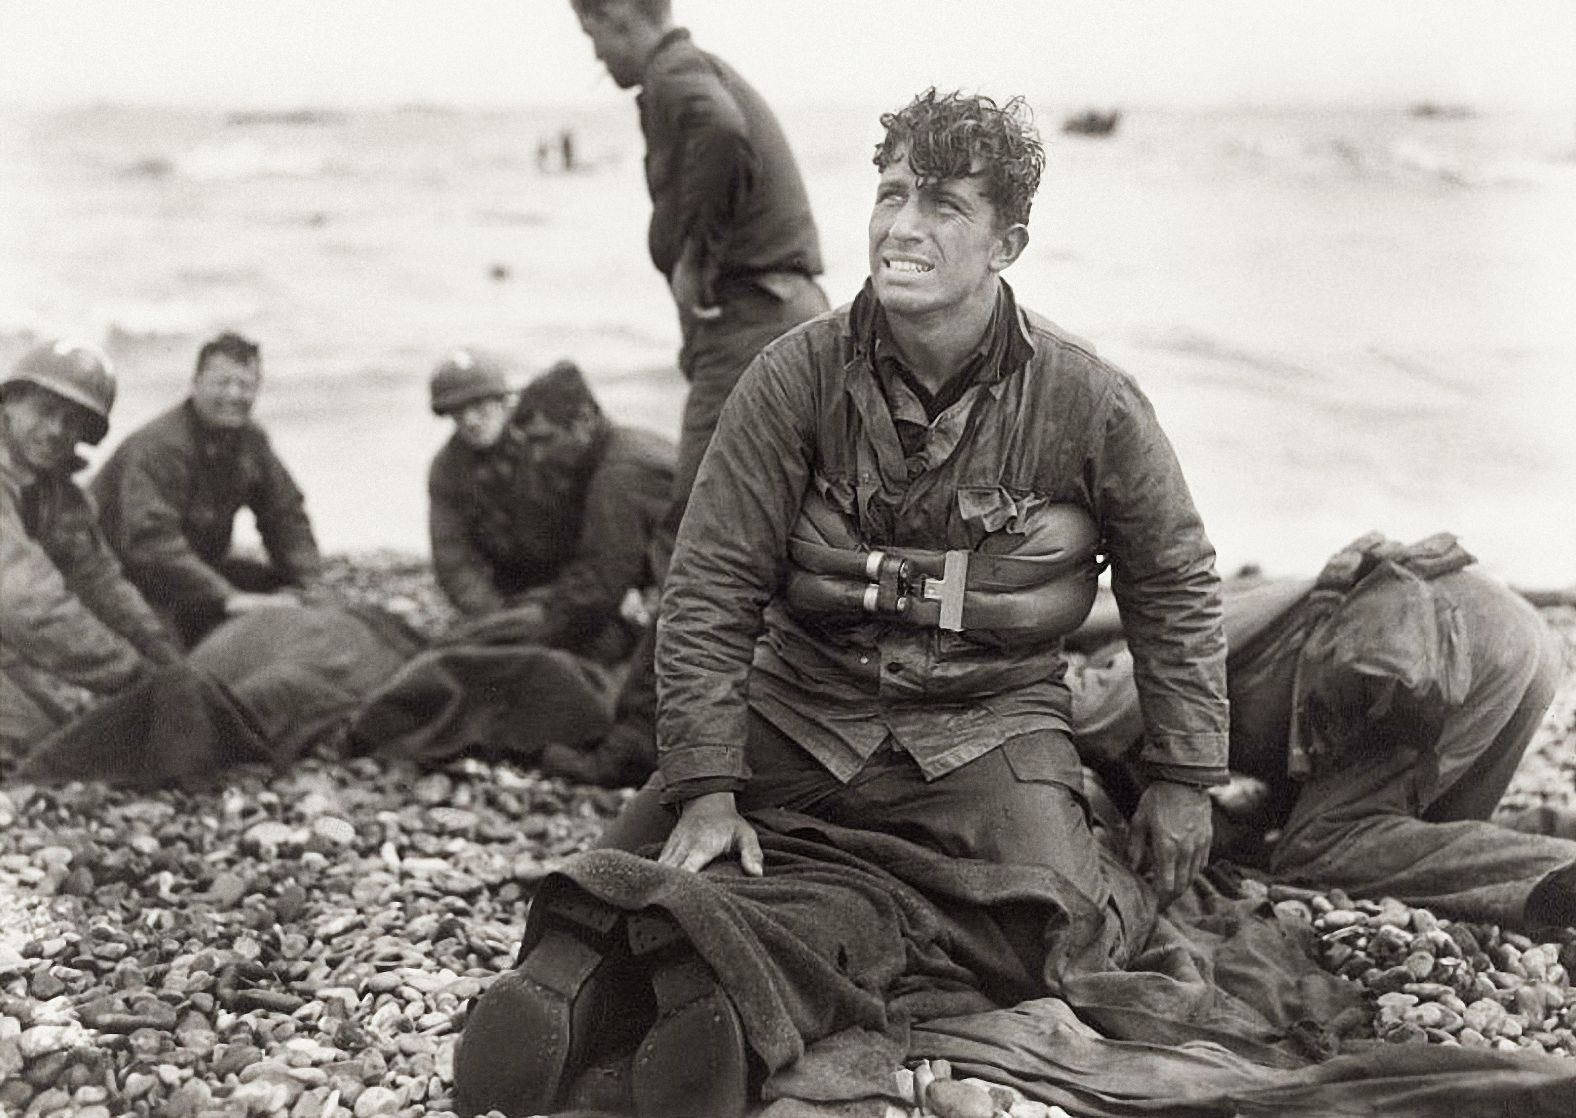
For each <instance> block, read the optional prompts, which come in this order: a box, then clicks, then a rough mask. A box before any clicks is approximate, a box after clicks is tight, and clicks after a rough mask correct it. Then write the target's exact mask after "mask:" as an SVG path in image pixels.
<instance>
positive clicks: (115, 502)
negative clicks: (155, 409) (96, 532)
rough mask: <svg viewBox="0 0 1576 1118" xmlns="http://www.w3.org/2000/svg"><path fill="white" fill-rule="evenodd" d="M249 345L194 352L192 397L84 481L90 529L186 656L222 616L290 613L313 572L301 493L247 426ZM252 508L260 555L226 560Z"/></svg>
mask: <svg viewBox="0 0 1576 1118" xmlns="http://www.w3.org/2000/svg"><path fill="white" fill-rule="evenodd" d="M261 384H262V360H261V356H260V354H259V351H258V347H257V346H256V345H255V344H254V343H252V342H250V341H248V340H247V339H245V338H243V337H241V336H240V335H239V334H231V333H225V334H220V335H219V336H218V337H216V338H214V339H213V340H212V341H210V342H208V343H207V344H206V345H204V346H203V347H202V349H201V350H200V351H199V352H198V354H197V370H196V373H195V375H194V376H193V378H192V387H191V394H190V396H189V397H188V398H187V399H186V400H185V401H183V402H182V403H181V404H179V405H178V406H176V407H175V408H172V409H171V410H170V411H168V412H165V413H164V414H163V415H161V416H159V417H158V418H156V419H154V420H152V421H151V422H149V423H147V424H145V425H144V426H143V427H141V428H139V429H138V430H136V431H133V432H132V433H131V434H130V435H128V436H127V437H126V440H125V441H124V442H123V443H121V444H120V446H119V447H117V448H116V450H115V452H114V453H113V454H112V455H110V458H109V461H108V462H106V463H105V464H104V468H103V469H102V470H100V471H99V473H98V476H96V477H95V478H94V479H93V482H92V486H93V496H94V499H95V501H96V502H97V503H98V507H99V522H100V523H101V524H102V525H103V527H104V532H105V534H106V536H107V537H108V538H109V542H110V546H111V547H113V548H114V549H115V551H116V553H117V554H118V555H119V556H120V560H121V562H122V563H123V564H125V567H126V572H127V574H128V575H129V576H130V578H131V580H132V581H133V582H134V583H135V584H136V585H137V588H138V589H139V590H141V591H142V594H143V596H144V597H145V598H147V600H148V601H149V603H150V604H152V605H153V606H154V608H155V609H157V610H159V611H160V612H161V613H163V614H164V615H165V616H166V617H167V618H168V619H169V620H170V621H171V622H172V624H173V625H174V626H175V628H176V630H177V632H178V633H179V634H180V636H181V639H182V640H184V641H185V642H186V645H187V647H190V646H192V645H193V644H195V643H197V641H198V640H200V639H201V638H202V637H203V636H204V634H206V633H207V632H209V631H210V630H211V629H213V628H214V626H216V625H218V624H219V622H220V621H222V620H224V618H226V617H229V616H233V615H235V614H239V613H246V612H249V611H251V610H254V609H258V608H263V607H267V606H271V605H281V604H294V603H295V602H296V600H297V598H296V595H295V594H294V593H293V592H292V591H291V589H288V588H310V587H311V586H313V585H314V584H315V583H316V581H317V579H318V576H319V573H320V571H321V569H322V558H321V556H320V555H319V554H318V550H317V541H316V540H315V539H314V538H313V536H312V526H311V524H310V523H309V522H308V520H307V515H306V508H305V503H304V501H303V499H302V497H301V491H300V490H299V489H298V488H297V487H296V484H295V481H294V480H293V479H292V478H291V477H290V473H289V471H287V470H286V469H285V467H284V463H282V462H280V460H279V458H278V456H276V455H275V454H274V452H273V449H272V447H270V446H269V442H268V436H267V435H266V434H265V433H264V431H263V429H262V428H261V427H259V426H258V425H257V424H256V423H255V422H253V420H252V418H251V416H252V406H253V404H255V403H256V401H257V393H258V389H259V388H260V387H261ZM242 508H249V509H251V510H252V513H253V515H254V516H255V518H256V521H257V530H258V534H259V535H260V536H261V537H262V541H263V547H264V549H265V550H266V551H267V553H268V562H266V563H260V562H257V561H255V560H251V559H246V558H243V557H240V556H236V555H232V554H231V553H230V546H231V535H232V532H233V530H234V526H235V514H236V513H237V512H239V511H240V510H241V509H242Z"/></svg>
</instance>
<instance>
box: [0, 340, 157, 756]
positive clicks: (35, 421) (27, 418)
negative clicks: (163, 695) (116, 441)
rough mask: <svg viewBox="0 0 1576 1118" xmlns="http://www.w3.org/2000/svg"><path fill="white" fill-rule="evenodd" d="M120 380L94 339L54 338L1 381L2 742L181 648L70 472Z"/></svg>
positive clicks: (103, 420)
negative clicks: (123, 565) (126, 570)
mask: <svg viewBox="0 0 1576 1118" xmlns="http://www.w3.org/2000/svg"><path fill="white" fill-rule="evenodd" d="M114 402H115V380H114V377H113V376H112V375H111V373H110V370H109V363H108V361H107V360H106V359H105V358H104V356H103V355H102V354H100V353H99V352H98V351H97V350H95V349H93V348H92V347H90V346H86V345H78V344H73V343H71V342H65V341H61V342H55V343H52V344H47V345H42V346H39V347H37V348H35V349H33V350H31V351H29V352H28V353H27V354H25V355H24V356H23V357H22V359H21V360H20V361H18V362H17V364H16V365H15V366H14V367H13V368H12V369H11V370H10V371H9V372H8V373H7V374H6V375H5V379H4V380H0V751H4V752H5V753H10V754H15V753H18V752H20V751H22V750H25V749H27V748H29V747H30V746H32V745H33V744H36V743H37V742H38V741H39V740H41V739H42V738H44V737H45V736H47V735H48V734H49V732H50V731H52V730H54V729H56V728H58V727H59V726H61V725H64V724H65V723H67V722H69V721H70V720H71V719H73V718H74V717H75V716H76V715H78V714H80V713H81V712H82V711H84V710H86V709H87V708H88V707H89V706H91V705H92V704H93V702H94V701H95V700H96V699H97V698H99V697H102V696H107V695H113V694H117V693H119V692H122V691H125V690H127V689H128V688H130V687H132V686H133V685H135V684H136V683H137V682H138V681H139V680H140V679H142V678H143V677H144V676H146V675H147V674H149V673H150V672H151V671H152V669H153V667H154V666H155V665H159V664H169V663H173V662H175V661H177V660H179V659H180V648H179V646H178V645H177V644H176V643H175V640H174V638H173V637H172V636H171V635H170V634H169V632H167V631H166V629H165V628H164V626H163V624H162V623H161V622H160V620H159V618H158V616H157V615H156V614H155V613H154V612H153V610H152V609H151V608H149V606H148V604H147V603H146V602H145V601H144V600H143V599H142V596H141V595H140V594H138V593H137V590H136V588H135V587H133V586H132V585H131V583H129V582H128V581H127V580H126V578H125V577H124V576H123V575H122V573H121V569H120V565H119V564H118V563H117V562H116V561H115V556H114V554H113V553H112V552H111V551H110V549H109V547H108V546H107V545H106V544H105V542H104V538H103V535H102V534H101V533H100V531H99V528H98V525H97V524H96V523H95V522H94V519H93V510H92V507H91V506H90V505H89V503H88V500H87V497H86V495H85V494H84V493H83V492H82V490H81V489H80V488H78V487H77V485H76V484H75V483H73V482H72V480H71V475H72V473H74V472H75V471H76V470H79V469H81V468H82V466H83V465H84V463H83V461H82V459H80V458H78V457H77V453H76V447H77V444H78V443H81V442H86V443H90V444H93V443H97V442H99V441H100V440H101V439H103V437H104V435H105V434H106V433H107V432H108V430H109V413H110V407H111V406H112V405H113V404H114Z"/></svg>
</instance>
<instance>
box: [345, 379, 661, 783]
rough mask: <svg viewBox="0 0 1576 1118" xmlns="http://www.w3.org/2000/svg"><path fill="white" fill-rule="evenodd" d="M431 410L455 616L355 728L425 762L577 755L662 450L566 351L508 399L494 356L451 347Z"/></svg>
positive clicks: (645, 573) (644, 566)
mask: <svg viewBox="0 0 1576 1118" xmlns="http://www.w3.org/2000/svg"><path fill="white" fill-rule="evenodd" d="M432 410H433V411H434V412H435V413H437V414H438V415H440V416H447V417H450V418H452V419H453V420H454V425H455V430H454V434H453V436H452V437H451V438H450V439H449V441H448V442H447V443H445V444H444V446H443V448H442V449H441V450H439V452H438V454H437V456H436V457H435V458H434V459H433V463H432V468H431V471H430V473H429V475H428V493H429V496H430V500H431V506H430V516H429V523H430V528H431V533H432V555H433V568H434V572H435V574H436V576H437V579H438V584H439V585H440V586H441V587H442V589H443V591H444V593H445V594H447V595H448V597H449V600H450V601H451V602H453V603H454V605H455V607H456V608H457V609H458V610H459V612H460V613H461V614H463V615H465V616H464V620H463V621H462V622H461V623H460V624H459V625H457V626H456V627H455V628H454V629H452V630H451V631H450V632H449V633H447V634H446V635H445V636H444V637H442V638H441V639H440V640H439V642H438V644H439V647H438V648H435V649H433V650H431V651H429V652H427V653H424V654H422V655H420V656H418V657H416V658H415V659H414V660H413V661H411V663H410V664H408V665H407V666H406V668H405V670H404V671H402V672H401V673H400V674H399V675H398V676H396V677H395V678H394V679H393V680H392V681H391V682H390V683H389V684H388V685H387V686H386V687H384V688H382V689H381V690H380V691H379V692H378V693H377V694H376V695H374V696H373V698H372V699H371V700H370V701H369V702H368V704H367V706H366V707H364V708H363V710H362V712H361V713H360V715H358V717H357V719H356V722H355V724H354V725H353V727H352V736H353V738H355V739H357V740H358V741H359V742H360V743H361V744H362V746H363V747H365V748H377V749H389V748H391V747H393V748H395V751H399V749H398V745H397V743H399V742H401V741H403V742H404V743H406V750H405V751H407V752H410V753H412V754H414V755H416V756H419V757H420V758H422V759H425V760H433V759H436V758H438V757H441V756H447V755H451V754H452V753H455V752H460V751H461V750H463V749H466V748H470V747H472V746H483V747H485V748H487V749H489V750H492V751H496V752H503V753H509V754H511V755H513V756H514V757H515V759H516V760H523V761H528V762H534V761H535V760H536V759H537V757H538V755H539V754H540V752H541V749H542V747H543V746H544V745H546V744H550V743H556V744H559V745H562V746H564V747H565V748H564V752H565V753H566V754H567V755H569V756H570V757H571V758H573V757H574V756H575V755H576V751H575V750H574V749H573V748H572V747H573V746H586V745H590V744H593V743H595V742H596V741H597V740H598V739H600V738H601V736H602V735H603V734H604V733H606V732H607V730H608V728H609V725H608V719H609V714H610V711H609V709H608V707H609V703H610V692H611V689H612V687H613V684H614V680H615V677H616V675H617V673H618V671H620V670H622V667H623V664H624V662H625V661H626V660H627V659H628V657H629V655H630V652H631V650H632V649H633V647H634V644H635V634H636V631H637V629H636V627H635V626H633V625H632V624H630V621H629V619H626V618H625V617H624V616H623V613H624V606H625V601H626V597H627V596H629V595H631V593H632V592H634V594H635V595H636V596H637V597H638V595H639V593H640V592H641V591H643V590H644V589H646V588H647V587H649V586H650V585H651V584H652V582H653V571H652V549H653V546H654V545H656V544H657V541H658V540H659V538H661V536H662V533H663V518H664V516H665V514H666V511H667V506H668V501H669V497H670V494H671V491H672V484H673V462H674V448H673V445H672V444H671V443H670V442H669V441H668V440H666V439H664V438H662V437H661V436H660V435H656V434H653V433H651V432H648V431H643V430H640V429H638V428H634V427H625V426H621V425H617V424H614V423H612V422H611V421H610V420H609V419H608V418H607V416H606V415H604V414H603V412H602V409H601V408H600V407H599V406H598V405H597V402H596V400H595V399H594V398H593V397H592V395H591V390H590V388H589V386H588V385H587V384H586V381H585V377H584V376H583V375H582V374H581V372H580V370H579V369H578V368H577V367H576V366H575V365H574V364H572V363H571V362H567V361H561V362H559V363H558V364H556V365H554V366H553V367H552V368H550V369H549V370H548V371H547V372H545V373H543V374H542V375H540V376H538V377H536V378H535V379H534V380H532V381H531V382H530V383H528V384H527V385H526V386H525V387H524V389H523V390H521V391H520V392H519V393H518V394H516V393H515V392H514V391H513V389H512V387H511V385H510V381H509V375H508V367H507V365H506V363H505V362H504V361H503V360H502V359H500V358H498V357H496V356H494V355H491V354H487V353H484V352H482V351H479V350H475V349H460V350H457V351H456V352H455V353H453V354H452V355H450V356H449V357H448V358H447V359H445V360H444V361H443V362H442V363H441V364H440V365H439V366H438V368H437V369H436V371H435V372H434V373H433V377H432ZM549 650H551V651H553V652H554V653H555V655H551V656H549V655H545V653H546V652H547V651H549ZM643 775H644V772H637V773H633V774H631V775H630V776H629V777H628V780H629V781H630V782H633V781H635V780H638V779H639V778H640V777H641V776H643Z"/></svg>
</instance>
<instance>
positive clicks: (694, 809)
mask: <svg viewBox="0 0 1576 1118" xmlns="http://www.w3.org/2000/svg"><path fill="white" fill-rule="evenodd" d="M1206 819H1207V817H1206ZM729 851H737V853H738V855H739V864H740V865H741V866H743V867H744V872H745V873H747V874H749V875H750V876H752V877H759V876H760V875H761V843H760V840H759V839H758V838H756V837H755V828H754V827H752V826H750V825H749V824H748V823H746V822H745V821H744V816H742V815H740V814H739V809H738V807H737V806H735V804H734V801H733V793H732V792H709V793H707V794H706V795H704V796H697V797H695V798H694V799H693V800H690V801H689V802H688V803H686V804H685V805H684V806H683V808H682V809H680V814H679V821H678V823H677V824H675V825H674V828H673V833H672V834H670V835H669V836H668V841H667V843H666V845H664V846H663V847H662V854H661V856H660V857H659V858H658V859H657V861H658V862H659V863H660V864H662V865H664V866H676V867H677V868H679V869H684V870H689V871H690V872H691V873H698V872H700V871H701V870H703V869H705V868H706V867H707V866H709V865H711V863H712V862H715V861H716V860H717V859H718V858H720V857H722V855H724V854H727V853H728V852H729Z"/></svg>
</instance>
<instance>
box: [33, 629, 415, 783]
mask: <svg viewBox="0 0 1576 1118" xmlns="http://www.w3.org/2000/svg"><path fill="white" fill-rule="evenodd" d="M419 647H420V639H419V638H417V637H416V636H415V635H414V634H413V633H412V632H411V631H410V630H409V629H407V628H406V627H404V626H403V625H402V624H401V623H400V622H398V621H397V620H395V619H394V618H393V617H391V616H389V615H388V614H385V613H383V612H382V611H380V610H377V609H375V608H371V607H359V606H357V607H350V606H340V605H315V606H280V607H277V608H273V609H267V610H257V611H255V612H253V613H248V614H243V615H242V616H239V617H235V618H232V619H230V620H229V621H227V622H225V623H224V624H223V625H221V626H220V627H219V628H218V629H216V630H214V631H213V632H212V633H211V634H209V635H208V637H207V638H205V639H204V640H203V641H202V642H201V643H200V644H198V645H197V647H196V648H194V649H192V651H191V652H190V653H189V654H188V656H187V658H186V660H185V661H184V662H183V663H180V664H178V665H175V666H173V667H170V668H166V669H162V670H160V671H158V672H155V673H152V674H151V675H149V676H146V677H144V678H143V679H142V680H141V681H139V683H137V684H136V685H135V686H133V687H132V688H130V689H129V690H126V691H123V692H122V693H120V694H119V695H116V696H115V697H113V698H111V699H108V700H106V701H105V702H103V703H102V704H100V705H99V706H97V707H95V708H94V709H93V710H92V711H90V712H88V713H87V714H86V715H85V716H84V717H82V718H80V719H78V720H77V721H75V722H74V723H72V724H71V725H70V726H68V727H65V728H64V729H62V730H61V731H60V732H58V733H56V734H54V735H53V736H52V737H50V738H49V739H48V740H47V741H44V742H43V743H41V744H39V745H38V746H37V748H36V749H35V750H34V751H33V752H32V753H31V754H30V756H29V758H28V762H27V768H26V769H25V772H26V773H27V774H28V777H29V778H31V779H40V780H42V779H50V780H103V781H106V782H109V783H116V784H127V785H132V786H137V787H158V786H163V785H169V784H176V783H182V782H187V781H206V780H210V779H212V778H214V777H216V776H218V775H219V774H221V773H222V772H223V771H224V770H225V769H227V768H229V767H230V766H232V765H238V764H250V763H268V764H272V765H276V766H281V767H282V766H285V765H289V764H290V763H291V762H293V761H295V760H296V758H298V757H299V756H300V755H301V754H302V752H303V751H304V750H305V749H307V747H309V746H310V745H312V744H314V743H315V742H317V741H319V740H322V739H324V738H325V737H326V736H327V735H328V734H329V733H330V732H331V731H332V730H335V729H337V728H338V727H340V726H341V725H342V724H343V723H344V721H345V720H346V719H347V718H348V716H349V715H350V713H351V712H352V711H353V710H354V709H355V707H356V706H357V704H358V703H359V702H360V701H361V700H362V699H363V698H364V697H365V696H366V695H367V694H368V693H369V692H371V691H372V690H373V689H374V688H375V687H376V686H377V685H378V684H380V683H382V682H384V681H385V680H386V679H387V678H388V677H389V676H390V675H392V674H393V673H394V672H395V671H397V670H398V669H399V667H400V665H402V664H403V663H404V662H405V661H406V659H407V658H408V657H409V656H410V655H411V653H412V652H414V651H415V650H416V649H417V648H419Z"/></svg>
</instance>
